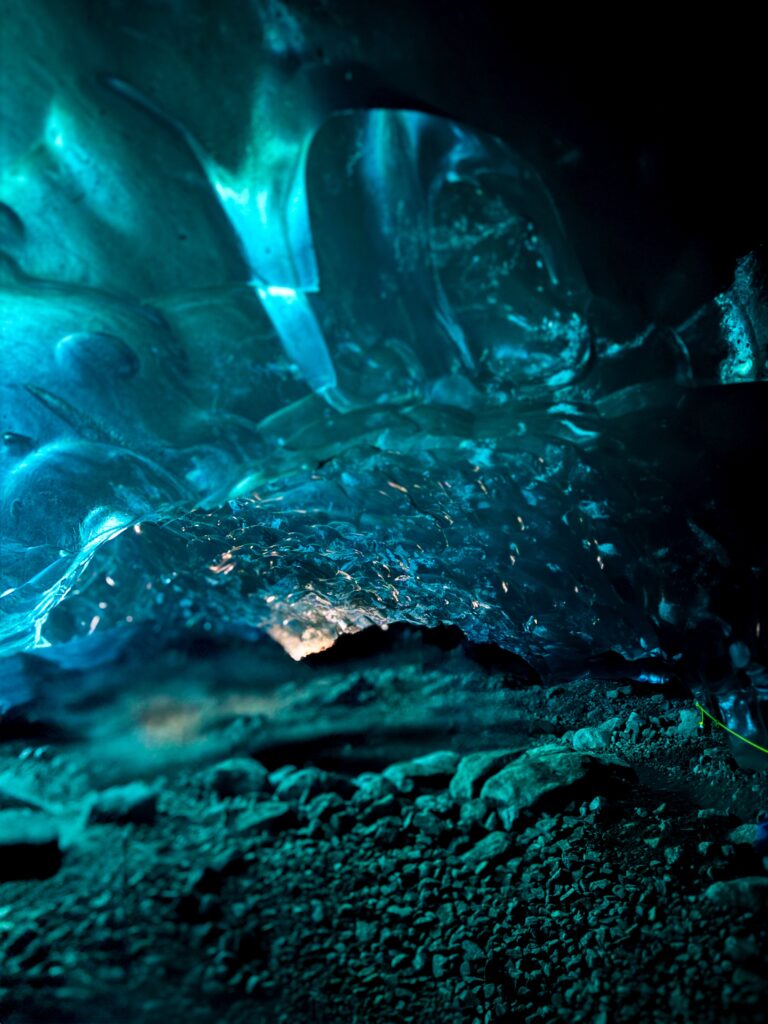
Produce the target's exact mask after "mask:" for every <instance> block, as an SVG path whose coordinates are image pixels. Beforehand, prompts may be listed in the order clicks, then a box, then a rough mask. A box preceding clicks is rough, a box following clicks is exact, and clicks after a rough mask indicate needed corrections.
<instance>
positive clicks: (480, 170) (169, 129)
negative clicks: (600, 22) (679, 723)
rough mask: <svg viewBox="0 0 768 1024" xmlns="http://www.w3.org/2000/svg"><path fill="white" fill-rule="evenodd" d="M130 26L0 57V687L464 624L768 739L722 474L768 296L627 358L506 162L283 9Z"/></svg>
mask: <svg viewBox="0 0 768 1024" xmlns="http://www.w3.org/2000/svg"><path fill="white" fill-rule="evenodd" d="M113 6H114V8H115V11H116V12H117V14H114V16H112V17H110V18H108V17H107V15H106V14H105V13H104V12H101V14H99V13H93V12H91V15H90V16H89V17H88V18H86V17H85V16H84V14H83V11H84V10H85V8H84V7H83V9H82V10H80V6H79V5H78V4H75V5H73V8H69V7H68V8H67V10H66V11H65V10H64V7H63V6H62V5H56V4H53V3H46V2H43V0H24V2H23V3H22V2H21V0H18V2H11V3H10V4H9V17H8V18H7V20H6V23H5V24H4V26H3V30H2V34H3V58H4V68H3V75H2V86H3V89H2V109H1V110H0V116H2V123H3V131H2V133H0V161H1V164H0V256H1V257H2V258H1V260H0V282H1V284H0V304H1V305H2V309H1V311H0V323H1V324H2V347H1V349H0V361H1V363H2V367H1V368H2V373H1V374H0V388H2V405H1V408H0V414H1V415H2V430H3V432H4V433H3V441H4V446H3V452H2V463H1V466H2V469H1V470H0V472H1V473H2V508H1V514H2V521H1V523H0V531H1V532H0V548H1V550H0V554H1V557H2V582H1V583H0V594H1V595H2V596H1V598H0V613H1V614H2V625H1V626H0V629H1V634H0V635H1V637H2V650H3V651H4V652H5V653H10V652H13V651H16V650H19V649H24V648H29V647H33V646H38V647H39V646H41V645H46V644H54V645H60V644H67V643H70V644H71V643H73V642H80V641H82V640H83V638H88V637H93V636H94V634H96V633H97V632H98V633H99V634H102V633H104V632H105V631H111V634H110V635H114V636H115V638H116V639H115V641H114V642H115V644H116V645H119V642H120V641H119V639H117V638H119V636H120V635H122V634H124V633H126V632H128V633H130V631H131V630H132V629H134V628H136V626H137V625H139V624H141V623H151V624H152V625H153V628H155V629H157V630H160V631H162V632H163V633H165V634H166V635H167V636H168V637H169V638H170V637H172V636H173V635H174V632H175V631H178V630H183V629H187V628H191V627H195V628H201V629H205V630H209V631H211V632H222V633H228V632H237V633H245V634H254V633H258V632H261V631H267V632H269V633H270V634H271V635H272V636H273V637H275V638H276V639H277V640H278V641H279V642H280V643H281V644H283V646H284V647H285V648H286V649H287V650H288V651H290V652H291V653H292V654H294V655H295V656H297V657H298V656H302V655H303V654H306V653H308V652H310V651H315V650H319V649H322V648H323V647H326V646H328V645H329V644H331V643H332V642H333V641H334V639H335V638H336V637H337V636H338V635H339V633H341V632H346V631H354V630H359V629H361V628H363V627H365V626H367V625H370V624H380V625H386V624H388V623H391V622H394V621H398V620H407V621H410V622H414V623H421V624H427V625H433V624H435V623H438V622H449V623H453V624H457V625H459V626H460V627H461V628H462V629H463V630H465V632H466V633H467V634H468V635H469V636H470V637H472V638H474V639H476V640H482V641H485V640H488V641H493V642H495V643H498V644H500V645H502V646H503V647H505V648H507V649H509V650H512V651H514V652H516V653H518V654H520V655H521V656H522V657H524V658H526V659H527V660H528V661H529V662H531V664H533V665H534V666H535V667H536V668H537V669H538V670H539V671H540V672H541V673H542V674H543V675H549V676H553V675H557V674H559V673H572V672H574V671H575V670H576V671H577V670H578V669H579V667H580V666H581V667H582V668H583V667H584V666H587V665H588V664H590V661H591V660H593V659H594V658H595V657H596V656H597V655H600V654H603V653H604V652H615V653H616V654H619V655H621V656H622V657H623V658H624V659H627V660H628V661H634V662H637V664H638V668H637V672H638V673H640V674H642V672H643V671H645V669H644V668H643V666H645V665H646V664H647V660H648V659H657V663H658V665H659V666H661V668H659V669H658V671H660V672H662V673H664V672H672V671H679V672H681V673H682V674H685V673H686V672H687V673H688V674H689V675H691V676H693V677H697V678H699V677H705V678H707V679H709V680H710V683H711V685H713V686H714V687H715V688H717V687H718V686H722V685H725V686H726V688H727V690H728V693H730V694H731V698H729V699H730V700H731V705H730V706H731V719H730V720H731V721H733V722H736V723H737V724H739V726H740V727H741V728H743V729H745V730H746V731H747V732H749V733H750V734H752V735H754V734H757V733H759V730H760V723H759V721H758V719H757V718H756V717H755V716H756V715H758V714H759V707H758V703H757V702H756V700H755V699H754V695H755V694H756V693H757V694H759V693H761V692H762V690H763V689H764V687H765V684H764V680H765V673H764V670H763V668H762V667H761V666H762V665H764V664H765V656H764V639H763V637H762V635H761V618H762V614H763V609H764V604H765V588H764V582H763V576H762V573H763V566H764V554H765V552H764V546H765V542H764V540H762V539H759V538H754V537H753V536H752V535H751V534H749V531H748V530H747V529H746V528H745V527H744V524H743V523H742V524H740V523H739V514H738V512H737V511H736V509H737V508H738V504H737V499H738V500H742V499H744V500H749V498H750V497H751V495H749V490H748V488H747V487H746V485H744V483H743V481H742V479H741V477H739V480H737V481H734V480H732V479H731V478H730V477H729V478H728V480H726V481H725V482H724V481H723V479H722V476H721V475H720V474H719V473H718V469H717V467H718V458H719V457H720V455H721V454H722V451H723V450H724V449H725V448H726V447H728V446H733V445H741V444H745V443H746V444H748V445H750V444H751V445H753V446H755V447H756V449H757V450H758V451H762V450H764V447H765V442H764V440H762V439H761V438H760V432H761V430H762V427H763V426H764V420H763V419H761V414H760V402H761V401H762V400H763V396H764V390H763V388H764V383H762V382H764V380H765V375H766V365H765V338H766V313H765V303H764V301H763V298H762V296H761V293H760V286H759V274H760V271H759V266H758V264H757V262H756V260H755V259H754V258H752V257H747V258H745V260H744V261H743V262H742V263H741V264H740V265H739V266H738V268H736V273H735V280H734V285H733V287H732V288H731V289H730V290H729V291H728V292H727V293H725V294H723V295H720V296H718V297H717V298H715V299H714V300H713V302H712V303H711V304H710V305H709V306H708V307H706V308H705V309H702V310H699V311H698V312H697V313H696V314H694V315H693V316H692V317H691V318H690V319H689V320H688V321H687V322H686V323H685V324H682V325H672V326H667V325H658V324H652V325H649V326H648V328H647V330H645V331H643V332H641V333H640V334H639V335H638V334H636V333H635V334H633V333H628V334H623V333H622V328H621V324H622V319H621V315H620V311H614V313H613V315H612V316H611V318H610V322H611V325H612V326H611V328H610V329H608V328H606V327H605V326H604V323H605V318H604V317H603V316H602V315H601V313H600V309H599V308H597V307H596V305H595V303H594V301H593V299H592V297H591V295H590V292H589V289H588V287H587V284H586V282H585V280H584V277H583V275H582V273H581V270H580V268H579V265H578V261H577V260H576V258H575V256H574V254H573V252H572V251H571V247H570V245H569V242H568V239H567V238H566V236H565V233H564V231H563V228H562V225H561V223H560V219H559V217H558V213H557V210H556V207H555V205H554V203H553V201H552V199H551V197H550V195H549V193H548V191H547V189H546V187H545V185H544V184H543V182H542V181H541V179H540V177H539V176H538V174H537V173H536V171H535V170H534V169H533V168H532V167H530V166H528V165H527V164H526V162H525V161H524V160H522V159H521V158H520V157H519V156H518V155H517V154H516V153H515V152H514V151H513V149H511V148H510V146H509V145H508V144H507V143H506V142H505V141H502V140H500V139H498V138H494V137H491V136H488V135H486V134H483V133H482V132H480V131H478V130H475V129H474V128H473V127H472V126H469V125H460V124H457V123H455V122H453V121H451V120H450V119H447V118H442V117H438V116H436V115H434V114H428V113H424V112H422V111H418V110H408V109H398V108H383V107H375V108H371V107H370V106H369V105H367V104H366V95H367V93H366V88H365V74H364V70H361V69H360V68H358V67H357V66H354V65H352V64H351V63H350V62H349V60H348V55H346V54H345V53H344V46H343V45H342V44H339V43H337V44H336V45H335V49H334V48H333V47H332V49H334V53H335V59H334V60H333V61H332V60H330V59H329V58H328V57H323V58H319V57H318V56H317V52H318V49H319V48H320V44H323V45H325V43H327V40H324V39H322V38H320V36H322V32H323V31H325V29H321V28H317V26H315V27H314V28H313V26H312V25H311V24H309V23H307V24H299V22H298V21H297V19H296V17H295V16H294V15H293V14H291V13H290V12H289V11H287V10H286V9H284V8H282V7H280V6H279V5H278V4H269V5H264V6H260V5H257V4H254V5H252V7H250V8H249V9H248V13H247V15H246V14H245V13H244V8H243V9H241V6H240V5H236V4H227V5H222V8H221V11H219V12H213V10H212V9H211V10H208V13H207V14H205V13H202V12H203V11H204V10H207V8H205V9H204V8H203V7H198V6H197V5H192V6H191V8H190V11H186V12H185V13H184V15H183V16H182V14H181V13H179V12H178V11H177V12H176V13H175V14H174V13H173V11H174V8H173V5H170V6H169V7H167V8H162V10H161V9H158V12H155V13H153V10H152V8H151V7H149V6H147V7H145V6H144V5H141V4H139V5H134V6H131V5H122V4H117V5H113ZM73 10H74V11H75V13H77V12H79V16H74V17H73ZM105 10H106V8H105ZM190 12H192V13H190ZM235 13H236V14H237V17H235ZM179 32H182V33H183V35H184V38H185V40H186V42H187V43H188V44H189V45H188V47H186V48H185V47H179V46H178V45H177V34H178V33H179ZM313 32H314V35H313ZM193 44H194V45H193ZM148 47H149V49H150V50H151V52H152V59H151V60H150V59H148V56H147V48H148ZM195 47H198V48H200V49H201V52H203V53H204V54H205V59H204V61H202V62H201V61H199V60H195V59H193V58H192V57H191V56H189V54H190V53H192V52H193V51H194V50H195ZM73 55H76V58H75V57H73ZM201 69H202V73H203V78H202V80H201V79H200V78H199V76H200V74H201ZM713 419H716V420H717V422H718V425H719V426H720V427H722V429H721V430H719V431H714V430H712V429H710V428H711V423H712V420H713ZM756 438H757V439H756ZM729 494H730V495H732V496H733V498H734V509H733V510H728V509H726V510H725V511H724V510H723V508H722V503H723V500H724V496H726V498H727V496H728V495H729ZM734 651H736V653H735V654H734ZM638 659H643V660H642V661H639V660H638ZM723 680H725V683H723ZM740 689H741V690H744V691H745V692H747V693H751V694H752V697H751V698H750V700H751V701H752V703H751V704H750V703H749V701H745V700H744V699H742V698H733V694H734V693H738V692H740ZM749 716H752V717H751V718H749Z"/></svg>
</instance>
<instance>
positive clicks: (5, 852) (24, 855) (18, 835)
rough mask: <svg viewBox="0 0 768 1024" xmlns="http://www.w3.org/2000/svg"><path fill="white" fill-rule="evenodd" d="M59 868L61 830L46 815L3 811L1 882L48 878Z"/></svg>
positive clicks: (0, 829) (0, 847) (1, 827)
mask: <svg viewBox="0 0 768 1024" xmlns="http://www.w3.org/2000/svg"><path fill="white" fill-rule="evenodd" d="M60 866H61V849H60V847H59V833H58V829H57V828H56V825H55V823H54V822H53V820H52V819H51V818H50V817H49V816H48V815H47V814H41V813H39V812H37V811H17V810H10V811H0V881H2V882H6V881H13V880H16V879H23V878H49V877H50V876H51V875H54V874H55V873H56V872H57V871H58V869H59V867H60Z"/></svg>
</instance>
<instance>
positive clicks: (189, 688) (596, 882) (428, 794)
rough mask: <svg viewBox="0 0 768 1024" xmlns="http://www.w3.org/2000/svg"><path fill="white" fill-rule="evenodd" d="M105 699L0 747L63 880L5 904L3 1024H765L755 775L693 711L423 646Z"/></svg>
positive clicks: (162, 685)
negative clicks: (56, 730) (55, 844)
mask: <svg viewBox="0 0 768 1024" xmlns="http://www.w3.org/2000/svg"><path fill="white" fill-rule="evenodd" d="M113 683H114V680H113ZM117 683H118V684H119V685H112V686H111V687H110V688H108V692H106V690H107V688H105V692H104V693H98V692H96V693H90V694H89V695H88V697H87V699H84V700H82V701H81V702H80V705H79V706H78V707H76V708H72V707H70V708H69V709H68V711H67V714H68V715H69V716H70V718H69V722H68V734H67V735H62V736H60V737H59V738H58V739H54V738H52V737H51V736H48V735H46V736H45V738H44V741H42V740H41V738H40V730H39V729H38V733H39V735H38V738H37V739H35V740H34V741H32V740H30V738H29V737H28V736H24V735H22V733H23V729H21V730H20V729H18V728H16V730H15V733H14V734H13V735H10V734H8V732H7V730H6V735H5V738H4V739H3V740H2V742H1V743H0V821H6V822H11V823H13V822H14V821H15V822H16V824H17V825H18V821H19V819H21V820H22V822H23V821H24V820H27V819H28V818H29V817H34V818H35V819H37V820H40V821H43V822H47V823H48V825H49V826H50V827H51V828H52V829H53V830H54V832H55V833H57V834H58V836H59V844H60V848H61V854H62V856H61V863H60V864H59V863H58V861H57V862H56V864H54V865H53V866H52V867H51V868H50V872H51V873H50V877H46V878H38V879H33V878H30V877H20V878H17V879H16V880H13V879H12V878H9V877H8V873H7V872H6V877H4V878H3V877H0V1020H1V1021H2V1022H3V1024H56V1022H68V1024H101V1022H111V1024H122V1022H123V1021H125V1022H128V1021H131V1022H135V1024H145V1022H146V1024H152V1022H162V1024H174V1022H176V1021H184V1022H185V1024H208V1022H216V1024H256V1022H260V1021H265V1022H266V1021H270V1022H272V1021H275V1022H285V1024H289V1022H290V1024H304V1022H306V1024H312V1022H317V1024H342V1022H357V1024H369V1022H382V1024H389V1022H392V1024H394V1022H419V1024H421V1022H424V1024H427V1022H430V1024H433V1022H438V1024H453V1022H467V1024H470V1022H479V1024H487V1022H505V1021H520V1022H523V1021H583V1022H596V1024H612V1022H615V1021H619V1022H621V1021H644V1022H667V1021H670V1022H671V1021H679V1022H686V1024H690V1022H697V1024H698V1022H710V1021H711V1022H713V1024H714V1022H717V1024H727V1022H738V1021H744V1022H747V1021H749V1022H750V1024H756V1022H760V1021H766V1020H768V999H766V996H768V972H767V971H766V968H765V964H766V962H768V961H767V960H766V953H768V860H767V861H764V860H763V859H762V856H764V852H763V851H762V850H761V852H760V853H758V852H757V849H756V848H755V847H754V845H753V839H754V837H755V833H756V830H755V829H754V822H755V821H756V819H757V816H758V813H759V812H761V811H763V810H766V809H768V775H766V773H765V771H760V770H759V769H757V768H750V767H740V766H739V765H738V764H737V762H736V761H735V760H734V757H733V755H732V752H731V748H730V747H729V745H728V740H727V737H726V736H725V734H724V733H723V732H722V730H717V729H715V730H714V731H712V730H710V729H702V728H700V727H699V725H698V720H699V716H698V713H697V711H696V709H695V707H694V704H693V699H692V698H691V697H690V696H689V695H686V694H684V693H682V692H678V691H672V690H670V691H658V692H656V691H653V690H651V689H645V690H643V689H641V688H638V687H636V686H634V685H632V684H628V683H625V682H622V681H620V680H618V681H602V680H601V681H596V680H594V679H590V678H584V679H581V680H576V681H573V682H571V683H569V684H568V685H567V686H566V685H558V686H549V687H547V686H542V685H539V684H538V683H536V682H533V681H531V680H530V679H524V678H521V677H520V676H519V674H516V673H515V672H514V671H512V670H510V668H509V666H504V665H493V664H490V665H488V664H485V665H482V664H479V663H478V662H477V660H474V659H472V658H470V657H469V656H467V654H466V653H464V652H463V651H462V649H461V648H456V649H452V650H443V649H441V648H439V647H436V646H433V645H429V644H427V643H424V642H423V641H422V640H421V639H420V638H419V637H418V636H415V635H414V636H412V637H410V639H408V638H406V639H403V638H401V639H400V641H399V642H397V643H393V644H392V645H391V647H390V648H388V649H385V650H382V651H380V652H379V653H377V654H372V655H371V656H370V657H368V658H366V659H364V660H354V659H353V660H350V661H348V662H346V663H333V662H332V661H330V662H326V663H323V664H321V665H319V666H317V667H315V668H311V667H309V666H307V665H305V664H302V665H295V666H294V665H293V663H291V664H290V665H286V664H285V663H284V662H283V661H282V660H276V659H275V658H274V656H273V655H272V654H269V653H264V650H262V649H261V648H256V649H254V650H253V651H251V652H250V653H246V652H245V651H243V650H238V651H237V652H235V653H233V654H228V655H217V656H216V657H211V658H207V659H202V660H200V659H198V662H196V663H195V664H194V666H191V665H186V666H185V665H184V662H183V660H179V661H176V662H173V661H167V660H166V661H162V660H161V661H159V662H158V663H157V664H155V665H154V666H152V667H146V668H145V671H143V672H137V670H136V666H135V665H133V666H132V667H130V669H126V670H125V673H124V675H123V676H122V677H120V678H118V679H117ZM96 689H97V690H98V687H97V688H96ZM43 717H44V715H43ZM41 742H43V745H39V744H40V743H41ZM481 751H494V752H496V755H495V757H494V758H487V759H482V758H474V759H470V760H466V757H467V755H469V754H472V753H477V752H481ZM526 765H529V766H532V767H528V768H526V767H525V766H526ZM262 766H263V767H262ZM289 766H293V768H291V767H289ZM537 766H538V767H537ZM488 780H492V782H493V785H489V784H488ZM137 781H138V782H139V785H138V786H137V785H136V784H135V783H136V782H137ZM125 787H128V788H125ZM105 790H106V793H105V792H104V791H105ZM480 794H482V795H480ZM8 827H10V826H8ZM4 843H5V844H6V854H3V852H2V851H3V844H4ZM11 847H12V842H11V839H10V838H9V832H8V828H6V835H5V836H4V835H3V834H2V826H1V825H0V872H2V870H3V865H5V867H6V869H7V867H8V865H9V864H11V863H14V864H16V867H17V868H18V864H17V863H16V861H13V860H12V859H10V860H9V859H8V858H9V857H11V858H12V855H13V853H14V851H13V849H12V848H11ZM18 849H21V847H19V848H18ZM18 849H17V850H16V853H18ZM27 849H28V850H30V851H31V852H32V854H33V855H34V853H35V850H34V846H31V847H24V848H23V850H22V855H21V860H22V861H23V860H24V852H23V851H24V850H27ZM8 851H10V852H8ZM3 856H5V857H6V860H5V861H3V860H2V859H1V858H2V857H3ZM17 860H18V858H17ZM33 860H34V856H31V857H30V859H29V861H28V866H29V872H26V871H25V869H24V866H23V865H22V867H21V870H17V872H16V873H17V874H18V875H24V874H26V873H28V874H32V873H33V869H32V863H33ZM41 873H43V874H44V873H46V872H41Z"/></svg>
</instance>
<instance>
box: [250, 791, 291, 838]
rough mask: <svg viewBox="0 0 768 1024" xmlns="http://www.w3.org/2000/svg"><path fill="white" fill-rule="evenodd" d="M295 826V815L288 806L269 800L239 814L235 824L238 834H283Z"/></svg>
mask: <svg viewBox="0 0 768 1024" xmlns="http://www.w3.org/2000/svg"><path fill="white" fill-rule="evenodd" d="M293 824H294V815H293V811H292V810H291V808H290V806H289V805H288V804H285V803H283V802H282V801H280V800H267V801H265V802H264V803H261V804H256V806H255V807H250V808H249V809H248V810H247V811H243V812H242V814H239V815H238V817H237V821H236V822H235V828H236V829H237V831H238V832H243V833H245V834H246V835H247V834H248V833H249V832H268V833H270V834H273V835H274V834H275V833H277V832H282V831H283V830H284V829H286V828H289V827H290V826H291V825H293Z"/></svg>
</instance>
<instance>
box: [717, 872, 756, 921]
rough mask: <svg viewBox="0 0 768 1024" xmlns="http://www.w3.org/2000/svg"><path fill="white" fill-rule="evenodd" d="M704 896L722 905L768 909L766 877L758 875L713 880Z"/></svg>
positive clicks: (740, 908) (736, 907) (735, 907)
mask: <svg viewBox="0 0 768 1024" xmlns="http://www.w3.org/2000/svg"><path fill="white" fill-rule="evenodd" d="M704 896H705V898H706V899H708V900H711V901H712V902H713V903H717V904H719V905H720V906H722V907H732V908H734V909H736V910H753V911H759V912H764V911H765V910H766V909H768V877H765V876H763V875H758V876H755V877H753V878H732V879H729V880H728V881H727V882H713V883H712V885H710V887H709V888H708V889H707V890H706V892H705V893H704Z"/></svg>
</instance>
